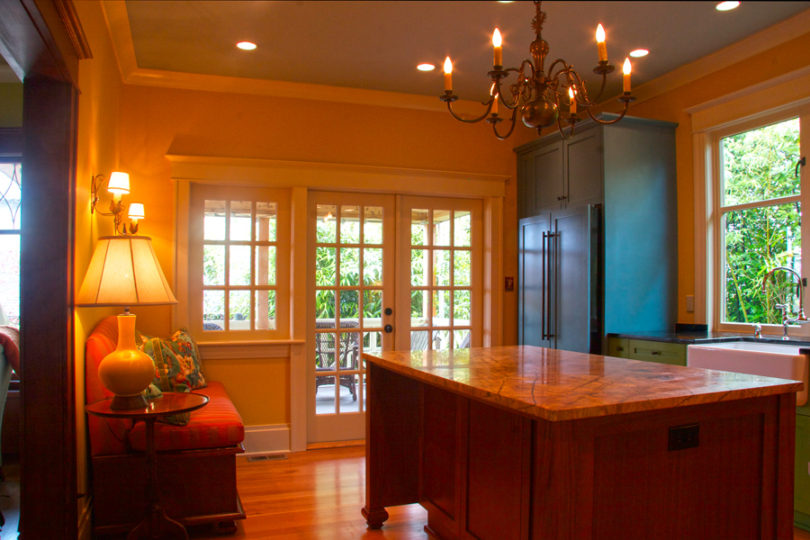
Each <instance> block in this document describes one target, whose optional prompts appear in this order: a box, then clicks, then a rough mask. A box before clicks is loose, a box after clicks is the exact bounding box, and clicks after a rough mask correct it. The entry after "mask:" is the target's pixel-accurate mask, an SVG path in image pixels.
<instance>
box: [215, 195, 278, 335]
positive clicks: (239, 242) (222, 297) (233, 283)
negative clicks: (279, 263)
mask: <svg viewBox="0 0 810 540" xmlns="http://www.w3.org/2000/svg"><path fill="white" fill-rule="evenodd" d="M276 225H277V204H276V203H275V202H272V201H247V200H209V199H206V200H205V202H204V218H203V261H202V262H203V284H202V285H203V286H202V303H203V311H202V316H203V331H213V332H216V331H239V330H273V329H275V328H276V293H277V290H276V287H277V283H276V253H277V241H278V239H277V237H276Z"/></svg>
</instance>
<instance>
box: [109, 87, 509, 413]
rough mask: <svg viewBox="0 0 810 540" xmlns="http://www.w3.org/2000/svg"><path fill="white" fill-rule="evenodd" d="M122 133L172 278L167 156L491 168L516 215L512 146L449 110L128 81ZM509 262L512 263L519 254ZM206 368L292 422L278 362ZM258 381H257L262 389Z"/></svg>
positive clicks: (137, 194)
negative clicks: (455, 117)
mask: <svg viewBox="0 0 810 540" xmlns="http://www.w3.org/2000/svg"><path fill="white" fill-rule="evenodd" d="M120 133H121V135H120V142H121V156H120V165H121V167H122V168H123V169H124V170H127V171H128V172H129V173H130V175H131V179H132V185H133V192H132V195H131V199H130V200H140V201H143V202H144V204H145V205H146V213H147V218H146V220H144V221H143V222H142V225H141V227H142V229H141V230H142V232H143V234H146V235H148V236H151V237H152V238H153V244H154V247H155V251H156V253H157V255H158V258H159V259H160V262H161V265H162V267H163V269H164V271H165V273H166V275H167V278H168V279H169V280H170V281H172V280H173V276H174V268H173V264H174V259H173V258H174V227H175V224H174V205H175V201H174V186H173V184H172V182H171V179H170V168H169V162H168V161H167V160H166V159H165V155H166V154H167V153H172V154H191V155H207V156H225V157H248V158H263V159H274V160H289V161H308V162H327V163H348V164H357V165H373V166H386V167H401V168H416V169H433V170H445V171H465V172H478V173H493V174H498V175H502V176H504V177H510V181H509V185H508V186H507V190H508V192H509V193H510V197H511V203H508V204H509V208H510V211H509V216H507V219H511V220H513V221H514V219H515V218H514V212H513V210H511V209H512V208H514V200H513V199H514V191H515V190H514V167H515V165H514V162H515V157H514V153H513V152H512V145H511V144H510V143H509V141H505V142H500V141H497V140H496V139H495V138H494V137H493V136H492V135H491V133H490V132H489V131H488V126H487V125H477V126H468V125H464V124H461V123H459V122H457V121H456V120H453V119H452V118H450V116H449V115H448V114H447V113H444V112H441V113H439V112H426V111H414V110H406V109H397V108H385V107H378V106H368V107H365V106H359V105H352V104H339V103H328V102H321V101H311V100H297V99H287V98H277V97H268V96H255V95H235V94H227V93H215V92H200V91H189V90H175V89H162V88H149V87H140V86H124V89H123V94H122V100H121V132H120ZM234 181H238V179H234ZM335 189H336V190H339V189H340V186H339V185H336V186H335ZM510 241H511V240H510ZM512 243H514V242H513V241H512ZM507 258H508V260H510V261H511V260H512V259H514V258H515V257H514V253H508V254H507ZM512 266H514V265H512ZM508 275H515V273H514V271H512V272H511V274H508ZM510 297H511V300H510V299H509V298H507V299H506V303H507V306H506V309H505V310H504V311H505V312H506V313H507V315H506V321H505V322H506V326H507V328H509V329H510V332H511V333H512V334H514V330H513V329H514V328H515V327H516V324H515V311H516V309H515V302H514V293H511V294H510ZM136 312H138V313H141V312H142V310H137V311H136ZM139 328H141V330H143V331H145V332H152V333H154V334H162V335H165V334H168V333H169V332H170V331H171V330H172V328H171V311H170V309H169V308H151V311H150V317H149V320H146V319H145V318H144V317H140V318H139ZM508 339H509V338H508ZM511 339H514V338H511ZM208 364H210V365H211V368H210V369H213V370H214V371H215V372H216V374H217V376H216V377H215V378H216V379H218V380H222V382H224V383H225V385H226V387H227V388H228V391H229V392H230V393H231V394H232V397H233V399H234V401H235V402H236V403H237V404H238V407H239V410H240V412H242V414H243V415H244V416H245V417H246V424H248V425H252V424H272V423H279V422H286V421H288V419H289V410H288V402H289V401H288V400H284V401H283V402H280V401H278V400H277V399H276V398H275V397H273V398H272V399H270V400H268V399H267V396H287V395H288V393H289V389H288V384H287V381H288V380H289V377H288V376H284V377H280V375H281V371H280V370H281V367H280V366H279V364H278V362H277V361H276V360H275V359H273V360H272V361H270V360H269V359H268V360H267V361H263V362H251V363H249V364H246V363H239V362H236V361H234V362H233V363H230V364H228V365H229V366H230V367H226V366H225V365H223V364H222V363H221V362H217V363H208ZM206 369H209V368H208V366H206ZM284 369H288V367H285V368H284ZM245 381H250V384H244V383H245ZM256 381H261V385H260V386H261V387H260V388H256ZM274 403H282V405H283V407H284V408H283V409H279V408H278V407H277V406H276V405H274Z"/></svg>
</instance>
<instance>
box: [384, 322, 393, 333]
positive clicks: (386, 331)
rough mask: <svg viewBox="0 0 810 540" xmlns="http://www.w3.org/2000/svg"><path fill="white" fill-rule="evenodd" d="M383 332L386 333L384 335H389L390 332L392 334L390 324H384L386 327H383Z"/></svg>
mask: <svg viewBox="0 0 810 540" xmlns="http://www.w3.org/2000/svg"><path fill="white" fill-rule="evenodd" d="M383 330H385V333H386V334H390V333H391V332H393V331H394V327H393V326H391V325H390V324H386V325H385V326H384V327H383Z"/></svg>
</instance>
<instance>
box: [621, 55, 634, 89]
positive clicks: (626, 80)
mask: <svg viewBox="0 0 810 540" xmlns="http://www.w3.org/2000/svg"><path fill="white" fill-rule="evenodd" d="M630 71H632V66H631V65H630V59H629V58H625V59H624V66H623V67H622V73H623V77H622V90H623V91H624V93H625V94H629V93H630Z"/></svg>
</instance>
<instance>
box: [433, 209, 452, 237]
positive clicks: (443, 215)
mask: <svg viewBox="0 0 810 540" xmlns="http://www.w3.org/2000/svg"><path fill="white" fill-rule="evenodd" d="M451 214H452V212H451V211H450V210H434V211H433V245H434V246H449V245H450V228H451V226H452V222H451V220H450V215H451Z"/></svg>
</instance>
